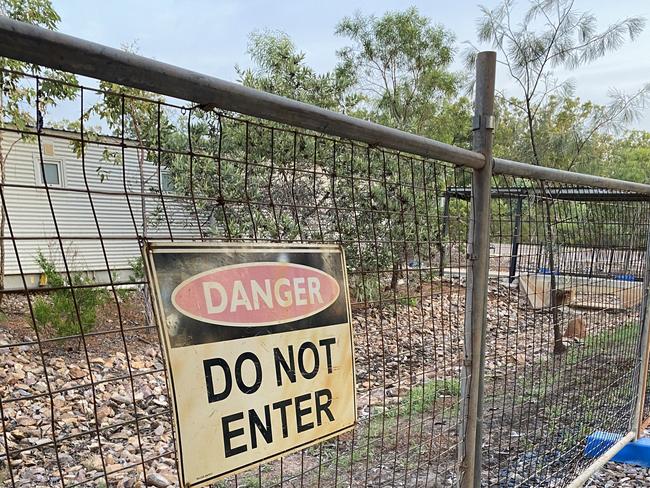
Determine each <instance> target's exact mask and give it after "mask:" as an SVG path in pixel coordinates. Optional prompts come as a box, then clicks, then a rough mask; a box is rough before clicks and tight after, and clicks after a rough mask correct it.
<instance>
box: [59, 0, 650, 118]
mask: <svg viewBox="0 0 650 488" xmlns="http://www.w3.org/2000/svg"><path fill="white" fill-rule="evenodd" d="M53 3H54V6H55V8H56V10H57V11H58V12H59V14H60V15H61V17H62V22H61V25H60V30H61V31H62V32H64V33H66V34H71V35H74V36H78V37H82V38H85V39H89V40H92V41H95V42H99V43H102V44H106V45H109V46H113V47H120V46H121V45H124V44H130V43H133V42H136V43H137V46H138V49H139V51H140V54H142V55H144V56H148V57H152V58H155V59H158V60H160V61H165V62H168V63H172V64H176V65H178V66H182V67H184V68H189V69H193V70H196V71H200V72H202V73H206V74H211V75H215V76H218V77H220V78H224V79H227V80H232V81H235V80H236V74H235V70H234V66H235V65H236V64H239V65H242V66H246V65H247V64H248V56H247V54H246V46H247V41H248V35H249V33H251V32H253V31H256V30H264V29H272V30H280V31H283V32H286V33H287V34H289V35H290V36H291V38H292V39H293V40H294V42H295V43H296V45H297V46H298V48H299V49H300V50H302V51H304V52H305V53H306V55H307V62H308V63H309V65H311V66H313V67H314V68H316V69H317V70H319V71H327V70H330V69H332V67H333V66H334V65H335V64H336V50H337V49H338V48H340V47H342V46H343V45H344V44H345V40H344V39H341V38H339V37H337V36H335V35H334V30H335V26H336V24H337V23H338V21H339V20H340V19H341V18H342V17H344V16H346V15H350V14H352V13H354V12H355V11H357V10H358V11H361V12H363V13H365V14H374V15H377V16H379V15H381V14H383V13H384V12H386V11H387V10H396V9H402V8H405V7H407V6H408V5H415V6H417V7H418V8H419V10H420V12H421V13H422V14H424V15H427V16H428V17H430V18H431V19H432V20H433V21H434V22H437V23H441V24H443V25H444V26H445V27H447V28H448V29H450V30H451V31H453V32H454V33H455V35H456V40H457V46H458V48H459V50H460V49H461V48H462V44H461V43H462V42H464V41H472V42H473V41H475V40H476V35H475V25H476V20H477V18H478V17H479V15H480V12H479V8H478V5H479V4H481V2H476V1H473V0H471V1H468V0H454V1H449V0H429V1H413V2H400V1H396V0H365V1H352V0H320V1H309V0H302V1H297V0H291V1H289V0H275V1H263V0H240V1H236V0H213V1H208V0H182V1H181V0H111V1H106V0H54V1H53ZM497 3H498V2H496V1H495V0H485V1H484V2H482V4H483V5H486V6H488V7H492V6H494V5H495V4H497ZM519 3H521V4H523V2H519ZM576 6H577V8H578V9H581V10H589V11H591V12H592V13H594V14H595V15H596V17H597V18H598V20H599V25H600V26H602V27H605V26H606V25H608V24H610V23H613V22H614V21H616V20H619V19H621V18H624V17H628V16H636V15H641V16H644V17H646V18H648V19H649V20H650V0H616V1H610V0H606V1H605V0H598V1H593V0H592V1H588V0H576ZM649 48H650V27H648V28H646V30H645V31H644V33H643V34H642V36H641V37H640V38H639V39H637V40H636V41H635V42H633V43H627V44H626V45H625V46H624V47H623V48H622V49H621V50H620V51H618V52H616V53H614V54H611V55H609V56H608V57H606V58H603V59H602V60H600V61H597V62H595V63H593V64H591V65H589V66H586V67H581V68H579V70H577V71H573V72H571V73H567V74H566V75H564V74H563V76H567V77H570V78H572V79H573V80H574V82H575V84H576V94H577V95H578V96H580V97H581V98H583V99H590V100H593V101H595V102H599V103H606V101H607V92H608V90H609V89H610V88H614V87H615V88H617V89H619V90H623V91H627V92H633V91H635V90H637V89H639V88H640V87H641V86H642V85H643V84H644V83H648V82H650V55H649V54H648V51H649ZM456 67H457V68H458V69H459V68H460V63H456ZM497 86H498V87H500V88H505V89H511V94H513V95H516V94H517V93H516V92H515V91H514V87H513V85H512V84H511V83H509V82H508V76H507V74H506V73H505V72H499V73H498V79H497ZM636 126H637V127H638V128H643V129H646V130H650V107H649V108H648V109H646V110H645V112H644V113H643V117H642V120H641V121H640V122H639V123H638V124H636Z"/></svg>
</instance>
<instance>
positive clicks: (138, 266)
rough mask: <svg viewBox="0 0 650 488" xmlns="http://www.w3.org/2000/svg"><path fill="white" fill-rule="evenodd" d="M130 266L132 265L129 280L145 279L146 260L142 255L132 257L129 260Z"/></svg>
mask: <svg viewBox="0 0 650 488" xmlns="http://www.w3.org/2000/svg"><path fill="white" fill-rule="evenodd" d="M129 266H130V267H131V274H130V275H129V281H133V282H135V281H142V280H143V279H144V260H143V259H142V256H138V257H137V258H135V259H131V260H130V261H129Z"/></svg>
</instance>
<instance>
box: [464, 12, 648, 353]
mask: <svg viewBox="0 0 650 488" xmlns="http://www.w3.org/2000/svg"><path fill="white" fill-rule="evenodd" d="M514 6H515V2H514V1H513V0H503V1H502V2H501V3H500V4H499V5H498V6H497V7H495V8H493V9H489V8H487V7H481V12H482V17H481V18H480V19H479V21H478V24H477V35H478V40H479V42H480V43H481V44H484V45H489V46H491V47H492V48H494V49H496V50H497V52H498V57H499V62H500V63H501V64H502V65H503V66H504V67H505V71H506V72H507V73H508V74H509V75H510V78H511V79H512V81H513V82H514V84H515V85H516V87H517V89H518V91H519V92H520V93H519V97H517V98H507V97H505V96H504V95H503V94H502V98H504V100H505V101H506V103H509V104H510V105H511V108H512V110H516V111H518V112H519V113H520V114H522V116H523V118H524V120H525V133H526V135H527V139H528V144H529V149H530V161H529V162H531V163H533V164H536V165H541V166H546V165H548V164H549V162H550V161H551V160H552V156H551V155H552V154H553V152H554V151H556V150H557V146H556V145H555V144H552V143H551V144H543V137H542V134H541V132H542V125H541V120H542V117H541V114H543V113H544V110H545V109H546V108H547V107H548V104H549V103H553V99H552V97H566V96H569V95H571V94H572V92H573V86H572V83H571V82H570V81H569V80H561V79H560V78H559V75H558V73H557V70H558V69H561V70H564V71H572V70H576V69H578V68H580V67H582V66H585V65H587V64H589V63H591V62H593V61H595V60H597V59H600V58H602V57H604V56H607V55H608V54H610V53H612V52H614V51H616V50H617V49H619V48H620V47H621V46H622V45H623V43H624V42H625V41H626V40H627V39H629V40H634V39H636V38H637V37H638V36H639V35H640V33H641V32H642V31H643V28H644V26H645V20H644V19H643V18H641V17H628V18H625V19H622V20H620V21H617V22H615V23H613V24H611V25H609V26H607V27H606V28H604V29H602V30H599V29H598V26H597V19H596V17H595V16H594V15H593V14H591V13H590V12H581V11H579V10H578V9H577V7H576V5H575V1H574V0H532V1H530V2H529V3H528V8H526V9H525V11H524V12H523V15H521V16H517V13H516V11H515V9H514ZM477 51H478V49H476V48H475V47H472V48H471V49H470V50H468V52H467V61H468V64H469V65H472V64H473V62H474V60H475V54H476V52H477ZM649 92H650V85H648V84H646V85H644V86H641V87H639V89H638V90H637V91H636V92H635V93H633V94H631V95H627V94H624V93H621V92H620V91H618V90H615V89H614V90H611V91H610V95H611V102H610V103H609V104H608V105H607V106H606V107H604V109H603V110H599V111H597V112H594V113H593V116H592V117H591V118H590V119H589V120H587V121H586V122H584V121H583V123H575V124H574V125H572V126H571V127H568V128H567V133H569V134H572V136H573V137H574V138H575V144H573V145H572V148H571V153H572V154H569V155H567V157H566V161H565V164H567V166H568V167H571V166H572V165H574V164H575V162H576V161H577V160H578V158H579V157H580V156H581V153H582V151H583V150H584V149H585V147H586V146H587V143H588V142H589V141H590V140H591V139H592V138H593V137H594V136H595V135H596V134H598V133H599V132H602V131H604V130H616V129H620V128H621V127H623V126H625V125H626V124H628V123H629V122H631V121H633V120H634V119H635V117H637V115H638V113H639V110H640V109H641V108H643V107H644V106H645V104H646V103H647V99H648V94H649ZM519 101H521V103H519ZM539 185H540V191H541V192H542V193H543V192H545V185H544V183H543V182H540V184H539ZM551 207H552V203H551V201H550V199H547V200H546V204H545V213H546V216H545V217H546V218H545V220H546V236H545V240H546V241H547V242H548V243H550V245H549V246H547V254H548V261H549V268H550V279H551V290H550V291H551V296H552V297H553V296H555V294H556V290H557V283H556V278H555V250H554V243H555V241H556V239H555V236H554V228H553V225H552V223H551V216H552V213H553V212H552V208H551ZM551 310H552V314H553V325H554V327H553V328H554V351H555V352H556V353H561V352H563V351H564V350H565V346H564V345H563V344H562V332H561V330H560V323H559V316H558V309H557V307H556V306H551Z"/></svg>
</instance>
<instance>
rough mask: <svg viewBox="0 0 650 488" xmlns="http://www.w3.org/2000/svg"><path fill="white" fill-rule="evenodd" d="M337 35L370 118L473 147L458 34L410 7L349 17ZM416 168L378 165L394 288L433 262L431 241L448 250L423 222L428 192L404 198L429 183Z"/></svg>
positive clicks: (390, 162)
mask: <svg viewBox="0 0 650 488" xmlns="http://www.w3.org/2000/svg"><path fill="white" fill-rule="evenodd" d="M336 33H337V34H338V35H339V36H342V37H344V38H346V39H347V40H348V41H349V44H348V45H347V46H346V47H344V48H342V49H341V50H339V52H338V56H339V59H340V64H339V67H340V69H347V70H350V71H351V73H352V76H353V77H354V80H355V87H356V88H357V89H358V90H359V92H360V93H361V94H362V95H363V97H364V98H363V102H362V103H363V106H364V108H365V109H366V113H365V114H364V115H365V116H366V117H369V118H371V119H372V120H374V121H376V122H379V123H381V124H384V125H388V126H392V127H395V128H398V129H402V130H405V131H408V132H411V133H415V134H419V135H423V136H427V137H430V138H433V139H437V140H441V141H443V142H447V143H450V144H456V145H461V146H468V145H469V139H470V127H469V120H470V116H469V114H470V103H469V100H468V99H467V98H464V97H460V96H459V89H460V88H461V86H462V83H463V76H462V75H461V74H459V73H456V72H454V71H452V70H451V63H452V61H453V58H454V53H455V39H454V35H453V33H452V32H451V31H449V30H447V29H446V28H445V27H443V26H442V25H439V24H434V23H433V22H432V21H431V19H429V18H428V17H426V16H423V15H421V14H420V13H419V11H418V10H417V9H416V8H415V7H411V8H408V9H406V10H402V11H394V12H388V13H386V14H384V15H383V16H381V17H375V16H373V15H370V16H365V15H362V14H360V13H356V14H355V15H353V16H351V17H345V18H344V19H343V20H342V21H341V22H340V23H339V24H338V26H337V29H336ZM417 166H418V170H417V171H414V169H415V166H412V165H406V164H404V163H403V160H401V159H400V158H396V157H390V158H387V159H385V160H384V161H382V164H377V165H375V167H376V169H377V172H378V174H379V175H380V176H381V177H382V178H384V179H386V180H387V184H385V185H383V188H377V189H375V194H377V195H379V196H381V194H382V193H385V195H383V197H381V198H377V197H375V198H373V199H372V200H373V201H374V202H375V207H376V208H375V215H376V216H377V218H378V219H381V221H380V222H379V224H380V225H379V227H380V228H381V229H382V233H383V234H384V235H386V236H387V237H389V240H390V243H389V245H388V246H383V249H384V253H383V254H384V255H390V261H392V262H389V263H388V264H389V265H390V266H391V267H392V276H391V280H390V288H392V289H395V288H396V286H397V282H398V277H399V275H400V274H401V271H402V269H403V266H404V264H405V263H406V262H408V261H409V260H411V259H413V260H415V261H419V262H429V263H430V262H431V258H432V256H431V255H430V252H429V251H428V249H429V245H430V244H432V243H431V242H430V240H431V239H434V240H435V241H436V242H435V243H434V244H435V245H437V246H438V247H440V246H441V240H440V236H439V235H438V234H439V231H440V229H437V228H435V229H433V231H432V230H431V229H429V227H430V226H428V225H423V220H422V219H421V218H420V219H416V215H419V216H420V217H422V216H424V215H425V213H428V214H429V218H430V219H431V220H432V221H435V220H436V217H437V216H436V215H435V213H436V209H437V206H436V205H435V204H434V205H430V202H428V201H427V198H425V197H424V194H423V192H422V191H418V192H409V191H405V187H404V184H406V183H408V182H409V181H410V180H413V179H418V181H417V182H415V183H416V186H419V187H422V186H423V184H424V183H425V182H424V181H423V179H422V178H423V174H422V169H420V168H419V165H417ZM430 173H431V174H429V175H428V178H427V181H426V184H427V185H428V187H429V189H430V195H428V196H429V197H430V196H433V194H434V193H435V190H436V189H441V187H442V183H441V182H436V181H435V178H432V173H433V171H431V172H430ZM441 173H442V172H441ZM441 176H442V174H441ZM427 205H430V206H429V207H428V208H427ZM391 216H392V218H391ZM434 227H435V226H434ZM384 267H385V266H384Z"/></svg>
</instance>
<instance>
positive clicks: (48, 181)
mask: <svg viewBox="0 0 650 488" xmlns="http://www.w3.org/2000/svg"><path fill="white" fill-rule="evenodd" d="M42 164H43V166H42V167H41V163H40V162H37V163H36V174H37V175H38V177H37V179H38V181H40V182H41V184H45V185H47V186H63V164H62V162H61V161H43V163H42Z"/></svg>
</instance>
